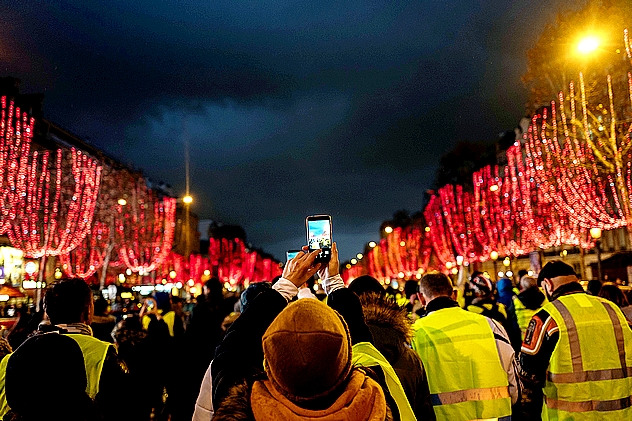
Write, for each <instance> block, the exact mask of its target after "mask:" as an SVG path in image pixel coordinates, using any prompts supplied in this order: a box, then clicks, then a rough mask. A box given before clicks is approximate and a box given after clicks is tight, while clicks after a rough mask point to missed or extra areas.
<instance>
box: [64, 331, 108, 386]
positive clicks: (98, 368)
mask: <svg viewBox="0 0 632 421" xmlns="http://www.w3.org/2000/svg"><path fill="white" fill-rule="evenodd" d="M66 336H68V337H70V338H72V339H74V340H75V341H76V342H77V344H79V348H81V352H83V361H84V363H85V365H86V377H87V378H88V388H87V389H86V392H87V393H88V395H89V396H90V397H91V398H92V399H94V398H95V396H97V393H99V382H100V380H101V372H102V371H103V363H104V362H105V356H106V355H107V352H108V350H109V349H110V347H111V346H112V344H111V343H108V342H103V341H101V340H99V339H97V338H94V337H92V336H87V335H79V334H75V333H72V334H68V335H66Z"/></svg>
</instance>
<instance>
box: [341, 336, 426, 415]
mask: <svg viewBox="0 0 632 421" xmlns="http://www.w3.org/2000/svg"><path fill="white" fill-rule="evenodd" d="M352 353H353V354H352V355H353V360H352V361H353V365H354V366H356V367H374V366H380V367H381V368H382V371H383V372H384V378H385V379H386V387H388V392H389V393H390V394H391V396H392V397H393V399H394V400H395V403H396V404H397V409H398V411H399V416H400V419H401V420H402V421H416V420H417V418H416V417H415V413H414V412H413V409H412V407H411V406H410V402H408V398H407V397H406V392H404V387H403V386H402V383H401V381H400V380H399V377H397V373H395V370H394V369H393V367H392V366H391V364H390V363H389V362H388V361H387V360H386V358H385V357H384V356H383V355H382V353H380V351H378V350H377V348H375V346H373V344H372V343H370V342H359V343H357V344H355V345H353V347H352Z"/></svg>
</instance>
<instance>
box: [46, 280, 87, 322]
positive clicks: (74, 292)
mask: <svg viewBox="0 0 632 421" xmlns="http://www.w3.org/2000/svg"><path fill="white" fill-rule="evenodd" d="M92 303H93V301H92V291H91V290H90V287H89V286H88V284H86V282H85V281H84V280H83V279H79V278H69V279H62V280H61V281H59V282H54V283H52V284H50V285H49V286H48V287H47V288H46V294H45V295H44V309H45V310H46V314H48V317H49V319H50V322H51V323H52V324H54V325H58V324H68V323H81V322H87V321H88V319H89V318H90V316H91V314H90V311H92Z"/></svg>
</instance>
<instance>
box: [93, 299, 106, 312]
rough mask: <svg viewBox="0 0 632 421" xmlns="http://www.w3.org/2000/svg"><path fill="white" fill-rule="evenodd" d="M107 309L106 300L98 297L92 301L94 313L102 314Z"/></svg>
mask: <svg viewBox="0 0 632 421" xmlns="http://www.w3.org/2000/svg"><path fill="white" fill-rule="evenodd" d="M107 311H108V300H106V299H105V298H103V297H99V298H97V299H96V301H95V302H94V314H98V315H101V316H102V315H104V314H105V313H107Z"/></svg>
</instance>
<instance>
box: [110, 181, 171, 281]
mask: <svg viewBox="0 0 632 421" xmlns="http://www.w3.org/2000/svg"><path fill="white" fill-rule="evenodd" d="M118 212H119V219H118V221H117V232H118V235H119V238H120V239H121V240H122V242H121V247H120V252H119V255H120V257H121V259H122V260H123V262H124V263H125V265H126V266H127V267H128V268H129V269H131V270H132V271H133V272H143V273H149V272H151V271H153V270H154V269H156V267H157V266H158V265H160V264H161V263H162V262H163V260H164V259H166V258H167V257H168V256H169V252H170V251H171V247H172V246H173V236H174V231H175V215H176V199H174V198H171V197H164V198H162V199H160V198H158V197H157V195H156V193H155V192H153V191H152V190H151V189H149V188H148V187H147V185H146V183H145V180H143V179H139V180H137V182H136V183H135V186H134V188H133V189H132V191H131V193H130V200H128V201H127V203H126V205H118Z"/></svg>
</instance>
